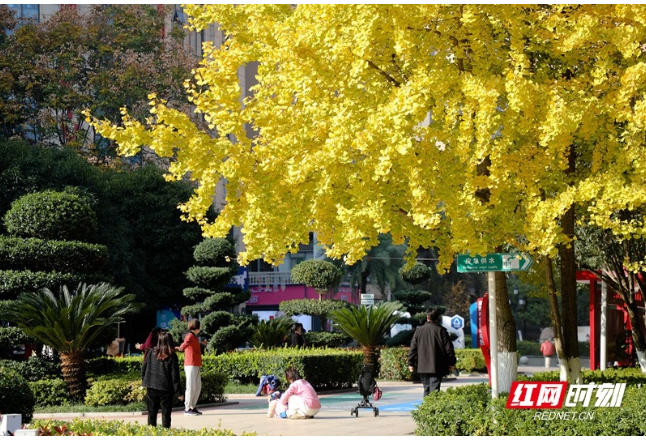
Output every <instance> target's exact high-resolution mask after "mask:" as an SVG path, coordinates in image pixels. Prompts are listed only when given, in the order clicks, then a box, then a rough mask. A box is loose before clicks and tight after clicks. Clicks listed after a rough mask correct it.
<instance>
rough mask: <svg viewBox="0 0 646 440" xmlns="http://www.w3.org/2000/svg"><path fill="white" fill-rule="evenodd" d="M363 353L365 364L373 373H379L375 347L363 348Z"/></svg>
mask: <svg viewBox="0 0 646 440" xmlns="http://www.w3.org/2000/svg"><path fill="white" fill-rule="evenodd" d="M361 350H362V351H363V364H364V365H366V366H370V368H371V371H372V372H373V373H376V372H377V350H376V349H375V347H367V346H363V347H361Z"/></svg>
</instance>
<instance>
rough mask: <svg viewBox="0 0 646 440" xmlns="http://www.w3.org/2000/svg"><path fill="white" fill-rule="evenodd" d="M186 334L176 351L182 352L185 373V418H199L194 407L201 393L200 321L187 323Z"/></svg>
mask: <svg viewBox="0 0 646 440" xmlns="http://www.w3.org/2000/svg"><path fill="white" fill-rule="evenodd" d="M188 330H189V331H188V333H186V336H185V337H184V342H182V345H180V346H179V347H177V350H179V351H184V352H185V356H184V372H185V373H186V400H184V415H185V416H201V415H202V413H201V412H200V411H198V410H197V409H196V408H195V406H196V405H197V400H198V399H199V397H200V392H201V391H202V377H201V376H200V369H201V368H202V349H201V346H200V340H199V339H198V337H197V335H198V334H199V333H200V321H199V320H197V319H192V320H190V321H189V322H188Z"/></svg>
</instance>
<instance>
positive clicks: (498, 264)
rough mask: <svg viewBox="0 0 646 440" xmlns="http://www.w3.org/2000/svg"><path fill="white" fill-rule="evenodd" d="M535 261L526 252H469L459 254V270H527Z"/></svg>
mask: <svg viewBox="0 0 646 440" xmlns="http://www.w3.org/2000/svg"><path fill="white" fill-rule="evenodd" d="M533 262H534V260H532V259H531V257H530V256H529V254H527V253H525V252H522V253H509V254H486V255H476V256H475V257H472V256H470V255H469V254H459V255H458V272H512V271H519V270H522V271H525V270H528V269H529V268H530V266H531V265H532V263H533Z"/></svg>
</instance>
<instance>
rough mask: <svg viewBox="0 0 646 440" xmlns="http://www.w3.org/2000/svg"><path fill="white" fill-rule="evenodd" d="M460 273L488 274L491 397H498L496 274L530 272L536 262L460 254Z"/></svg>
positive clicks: (509, 255)
mask: <svg viewBox="0 0 646 440" xmlns="http://www.w3.org/2000/svg"><path fill="white" fill-rule="evenodd" d="M457 260H458V261H457V263H458V264H457V265H458V272H487V281H488V290H489V295H488V310H489V351H490V355H491V362H490V364H491V367H490V369H489V374H490V381H491V396H492V397H493V398H496V397H498V323H497V322H496V319H497V317H496V274H495V273H496V272H511V271H521V270H522V271H525V270H529V268H530V266H531V265H532V263H533V262H534V260H532V258H531V257H530V256H529V254H527V253H525V252H522V253H506V254H504V253H497V254H486V255H476V256H474V257H472V256H471V255H469V254H459V255H458V258H457Z"/></svg>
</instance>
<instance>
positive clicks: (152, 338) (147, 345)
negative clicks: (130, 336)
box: [135, 326, 162, 356]
mask: <svg viewBox="0 0 646 440" xmlns="http://www.w3.org/2000/svg"><path fill="white" fill-rule="evenodd" d="M161 331H162V329H161V328H159V327H157V326H155V327H153V329H152V330H151V331H150V334H149V335H148V337H147V338H146V342H144V343H143V344H140V343H136V344H135V348H136V349H137V350H141V351H143V352H144V356H145V355H146V354H147V353H148V351H149V350H152V349H153V348H155V347H156V346H157V340H158V338H159V334H160V333H161Z"/></svg>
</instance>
